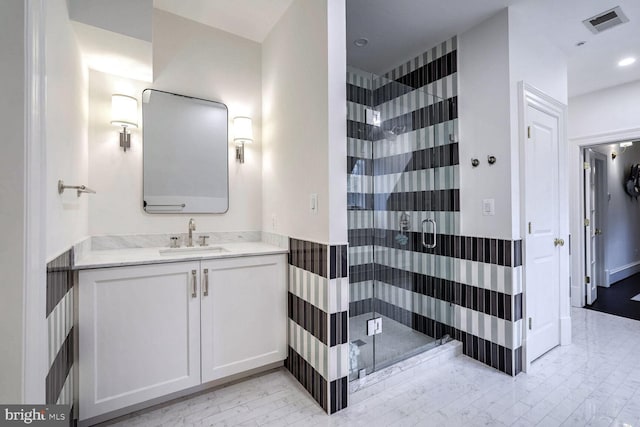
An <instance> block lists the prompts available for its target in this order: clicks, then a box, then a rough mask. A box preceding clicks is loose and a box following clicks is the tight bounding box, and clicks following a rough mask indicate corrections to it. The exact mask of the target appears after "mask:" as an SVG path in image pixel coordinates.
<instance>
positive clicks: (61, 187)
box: [58, 180, 96, 197]
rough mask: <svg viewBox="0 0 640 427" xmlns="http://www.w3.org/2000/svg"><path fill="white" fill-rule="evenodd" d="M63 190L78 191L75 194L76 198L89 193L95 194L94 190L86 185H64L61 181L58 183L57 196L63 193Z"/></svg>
mask: <svg viewBox="0 0 640 427" xmlns="http://www.w3.org/2000/svg"><path fill="white" fill-rule="evenodd" d="M64 190H78V192H77V193H76V194H77V195H78V197H80V195H81V194H82V193H91V194H95V193H96V192H95V191H94V190H92V189H90V188H89V187H87V186H86V185H64V181H63V180H60V181H58V194H62V193H64Z"/></svg>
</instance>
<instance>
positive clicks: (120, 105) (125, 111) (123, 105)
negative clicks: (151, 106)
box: [111, 94, 138, 128]
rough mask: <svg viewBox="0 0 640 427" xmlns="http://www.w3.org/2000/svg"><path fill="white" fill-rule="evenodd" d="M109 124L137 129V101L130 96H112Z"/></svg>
mask: <svg viewBox="0 0 640 427" xmlns="http://www.w3.org/2000/svg"><path fill="white" fill-rule="evenodd" d="M111 124H112V125H115V126H125V127H126V126H128V127H134V128H137V127H138V100H137V99H135V98H134V97H132V96H127V95H120V94H114V95H112V96H111Z"/></svg>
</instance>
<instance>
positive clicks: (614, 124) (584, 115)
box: [569, 80, 640, 138]
mask: <svg viewBox="0 0 640 427" xmlns="http://www.w3.org/2000/svg"><path fill="white" fill-rule="evenodd" d="M639 100H640V80H638V81H635V82H632V83H627V84H624V85H619V86H614V87H611V88H607V89H603V90H599V91H596V92H591V93H587V94H584V95H581V96H575V97H572V98H571V99H570V100H569V138H579V137H585V136H595V135H601V134H605V133H611V132H615V131H622V130H630V129H640V101H639Z"/></svg>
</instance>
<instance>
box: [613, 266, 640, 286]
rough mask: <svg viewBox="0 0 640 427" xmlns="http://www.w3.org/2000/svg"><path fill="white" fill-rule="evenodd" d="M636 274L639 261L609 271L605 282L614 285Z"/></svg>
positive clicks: (638, 268)
mask: <svg viewBox="0 0 640 427" xmlns="http://www.w3.org/2000/svg"><path fill="white" fill-rule="evenodd" d="M636 273H640V261H636V262H632V263H631V264H627V265H623V266H621V267H618V268H612V269H610V270H609V277H608V280H607V282H608V283H609V284H614V283H616V282H619V281H621V280H624V279H626V278H627V277H631V276H633V275H634V274H636Z"/></svg>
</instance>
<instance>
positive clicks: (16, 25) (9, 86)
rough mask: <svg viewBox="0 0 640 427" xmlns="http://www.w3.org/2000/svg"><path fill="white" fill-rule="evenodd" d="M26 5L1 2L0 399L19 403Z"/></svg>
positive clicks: (14, 0)
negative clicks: (0, 277)
mask: <svg viewBox="0 0 640 427" xmlns="http://www.w3.org/2000/svg"><path fill="white" fill-rule="evenodd" d="M23 39H24V3H23V0H3V1H1V2H0V56H1V57H2V61H0V93H2V96H0V124H1V125H2V129H3V137H2V155H1V156H0V235H1V236H2V239H1V241H0V271H2V285H1V286H0V342H1V343H2V350H0V367H1V368H0V402H2V403H9V402H12V403H20V402H22V390H23V385H22V366H23V365H22V361H23V357H22V356H23V354H22V350H23V342H22V339H23V330H22V327H23V308H24V307H23V282H24V264H25V259H24V255H25V254H24V191H23V190H24V189H25V181H24V166H25V158H24V136H25V135H24V126H23V123H24V113H25V104H24V98H25V97H24V91H25V80H24V75H25V69H24V59H25V58H24V44H23V42H22V41H23Z"/></svg>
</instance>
